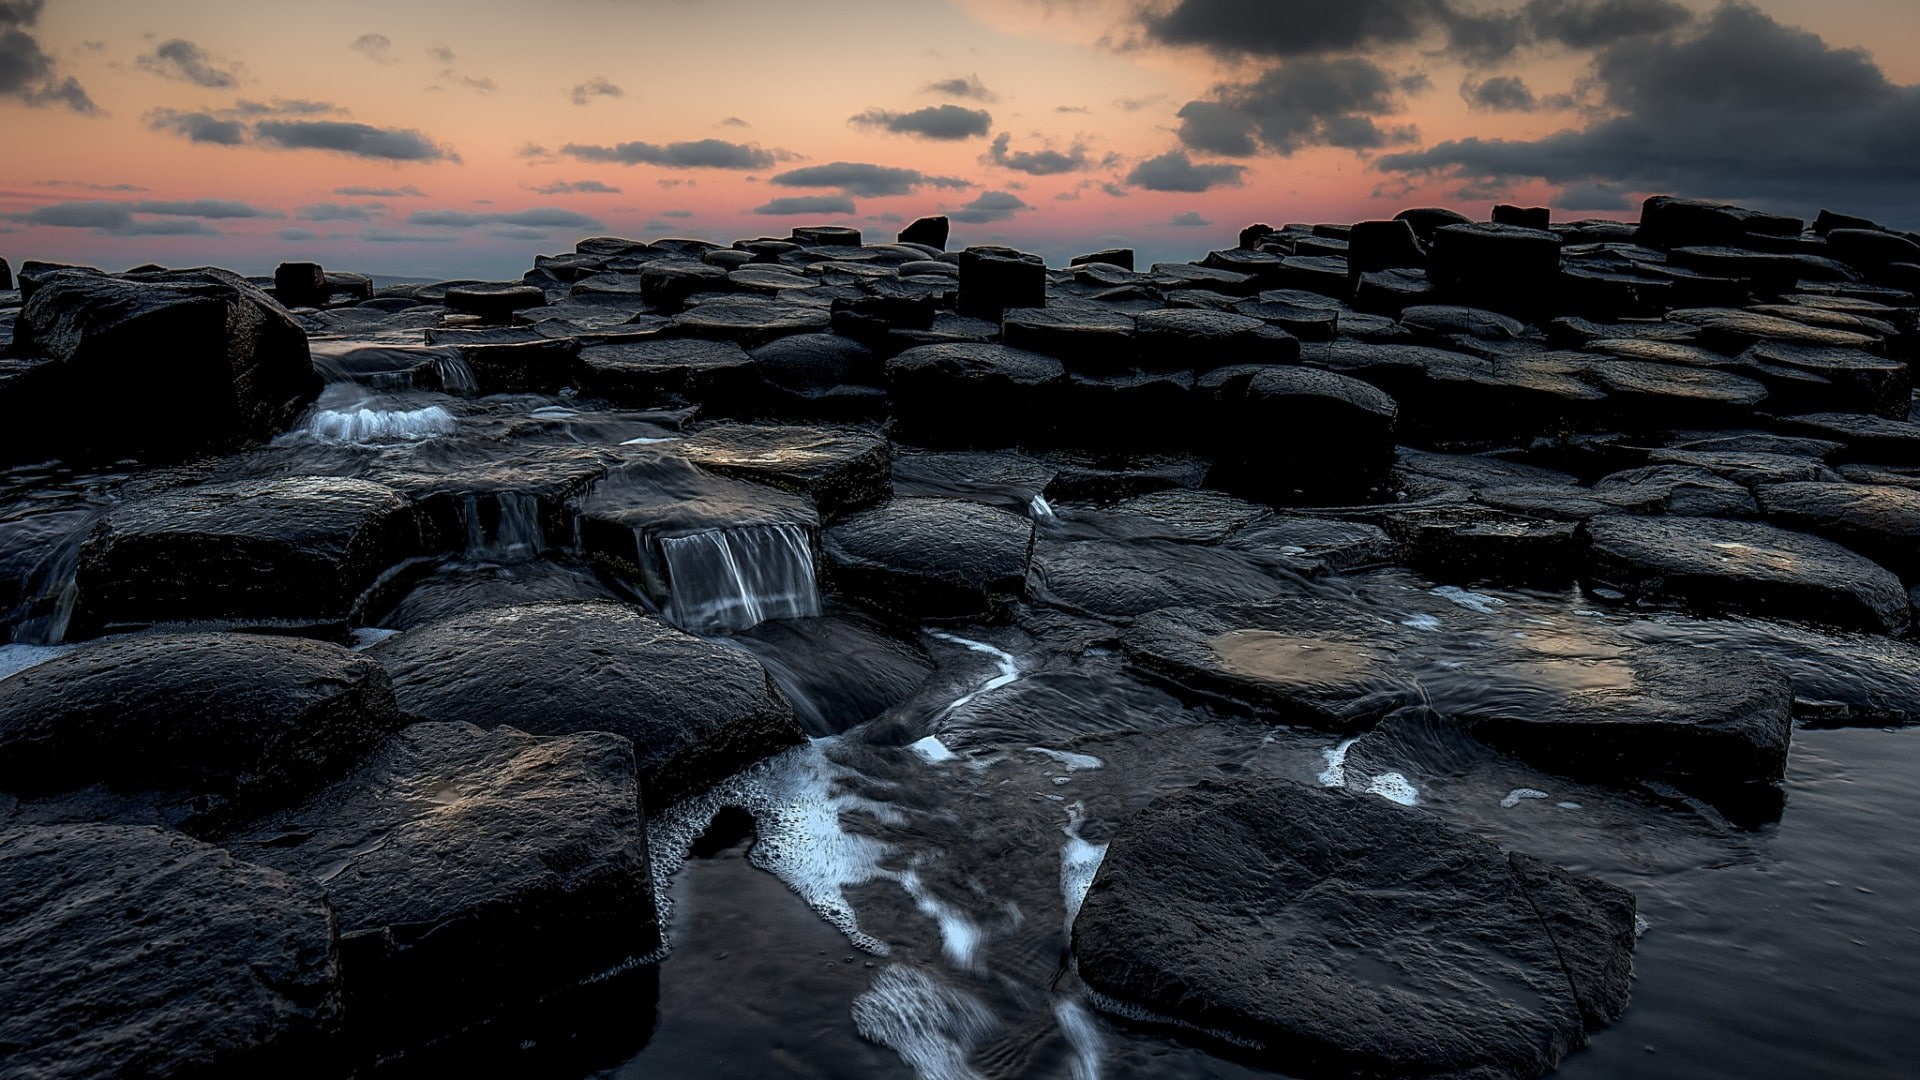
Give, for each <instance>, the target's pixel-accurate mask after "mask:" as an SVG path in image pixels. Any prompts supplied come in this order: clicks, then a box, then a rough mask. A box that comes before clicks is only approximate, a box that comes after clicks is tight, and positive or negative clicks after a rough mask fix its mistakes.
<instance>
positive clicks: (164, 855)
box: [0, 825, 340, 1080]
mask: <svg viewBox="0 0 1920 1080" xmlns="http://www.w3.org/2000/svg"><path fill="white" fill-rule="evenodd" d="M339 1021H340V972H339V963H338V958H337V955H336V952H335V946H334V925H333V914H332V912H330V911H329V910H328V909H327V905H326V903H325V901H324V900H323V899H322V897H321V891H320V888H319V886H317V885H315V884H313V883H312V882H309V881H305V880H300V879H298V878H295V877H291V876H289V875H286V874H283V873H281V872H279V871H277V870H270V869H268V868H266V867H263V866H255V865H252V864H251V863H245V862H241V861H240V860H238V859H236V858H234V857H233V855H232V854H230V853H228V852H227V851H225V850H222V849H221V848H217V847H214V846H212V845H211V844H203V843H201V842H199V841H197V840H194V839H191V838H189V837H187V836H183V835H181V834H180V833H176V832H172V831H169V830H165V829H158V828H154V827H151V826H121V825H58V826H41V827H29V828H25V829H13V830H0V1070H3V1071H4V1072H5V1073H6V1074H7V1075H8V1076H18V1077H29V1076H31V1077H43V1078H46V1080H62V1078H66V1077H73V1078H75V1080H79V1078H82V1077H85V1078H87V1080H94V1078H96V1077H115V1078H121V1077H124V1078H127V1080H132V1078H135V1077H139V1078H150V1077H185V1076H276V1075H278V1076H287V1075H298V1074H301V1073H305V1072H308V1071H310V1070H312V1069H314V1068H315V1064H316V1061H315V1053H316V1051H320V1050H322V1049H323V1048H324V1046H325V1043H326V1041H327V1040H328V1039H329V1038H330V1037H331V1036H332V1035H333V1034H334V1032H335V1031H336V1030H337V1028H338V1025H339Z"/></svg>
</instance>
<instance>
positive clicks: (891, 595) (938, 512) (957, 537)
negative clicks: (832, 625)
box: [822, 498, 1033, 620]
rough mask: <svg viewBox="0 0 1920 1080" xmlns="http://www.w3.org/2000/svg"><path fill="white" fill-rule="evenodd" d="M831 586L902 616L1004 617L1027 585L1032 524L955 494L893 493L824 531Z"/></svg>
mask: <svg viewBox="0 0 1920 1080" xmlns="http://www.w3.org/2000/svg"><path fill="white" fill-rule="evenodd" d="M822 547H823V549H824V551H825V553H826V559H827V566H828V568H829V574H830V577H831V582H832V585H833V587H834V589H835V590H836V591H837V592H840V593H843V594H846V595H848V596H852V597H855V598H858V599H859V600H861V601H862V602H864V603H867V604H869V605H871V606H873V607H874V608H876V609H878V610H880V611H882V612H885V613H887V614H889V615H893V616H896V617H899V618H903V619H923V618H931V619H961V620H964V619H990V618H996V617H1000V616H1003V615H1004V614H1005V613H1006V611H1007V607H1008V605H1009V604H1010V603H1011V602H1012V601H1013V600H1014V599H1016V598H1017V597H1019V596H1020V595H1021V594H1022V592H1023V591H1024V589H1025V584H1026V576H1027V561H1028V558H1029V556H1030V555H1031V553H1032V550H1033V522H1031V521H1029V520H1028V519H1026V518H1023V517H1016V516H1014V515H1013V514H1009V513H1006V512H1005V511H1001V510H994V509H991V508H988V507H983V506H981V505H979V504H977V503H971V502H964V501H960V500H956V499H934V498H896V499H894V500H893V501H892V502H890V503H888V504H887V505H886V506H883V507H881V508H879V509H877V510H868V511H865V512H864V513H860V514H855V515H854V516H852V517H850V518H848V519H846V520H845V521H842V522H841V523H839V524H838V525H834V526H832V527H831V528H829V529H827V530H826V533H825V535H824V537H823V543H822Z"/></svg>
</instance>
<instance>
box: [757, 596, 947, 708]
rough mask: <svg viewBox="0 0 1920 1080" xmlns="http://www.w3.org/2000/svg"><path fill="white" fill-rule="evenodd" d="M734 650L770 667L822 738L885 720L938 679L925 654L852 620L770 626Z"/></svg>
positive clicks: (844, 617)
mask: <svg viewBox="0 0 1920 1080" xmlns="http://www.w3.org/2000/svg"><path fill="white" fill-rule="evenodd" d="M733 642H734V644H735V645H737V646H739V647H740V648H743V649H745V650H746V651H748V652H750V653H752V654H753V655H754V656H756V657H758V658H759V659H760V662H761V663H762V664H764V665H766V668H767V671H768V672H769V673H771V674H772V675H773V680H774V682H775V683H776V684H778V685H779V687H780V689H781V690H782V691H784V692H785V693H786V695H787V697H788V699H790V700H791V701H792V702H793V711H794V715H795V716H797V717H798V718H799V720H800V726H801V727H802V728H803V729H805V730H806V732H807V734H808V735H810V736H813V737H815V738H819V737H821V736H824V735H837V734H839V733H840V732H843V731H846V730H847V729H849V728H852V727H854V726H856V725H858V724H862V723H865V722H866V721H868V720H871V719H873V718H874V717H876V716H880V715H882V714H883V713H885V712H887V711H888V710H889V709H891V708H893V707H894V706H896V705H898V704H900V703H901V702H903V701H906V700H907V699H908V698H909V697H911V696H912V695H913V693H914V691H915V690H918V689H919V688H920V684H921V683H923V682H925V681H926V680H927V676H928V675H930V674H932V672H933V663H932V662H931V661H930V660H928V659H927V657H926V655H925V654H924V653H922V652H921V651H920V650H919V649H917V648H915V647H914V646H913V645H911V644H909V643H907V642H904V641H901V640H900V639H898V638H896V637H893V636H892V635H890V634H888V633H886V632H885V631H884V630H882V629H881V628H880V627H879V626H877V625H875V624H873V623H872V622H869V621H868V620H866V619H864V618H860V617H858V616H855V615H851V614H844V615H830V616H823V617H821V618H817V619H780V620H776V621H773V622H764V623H761V624H760V625H759V626H756V627H754V628H753V629H751V630H748V631H745V632H744V633H741V634H737V635H735V636H734V638H733Z"/></svg>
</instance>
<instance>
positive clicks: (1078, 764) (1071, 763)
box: [1027, 746, 1107, 772]
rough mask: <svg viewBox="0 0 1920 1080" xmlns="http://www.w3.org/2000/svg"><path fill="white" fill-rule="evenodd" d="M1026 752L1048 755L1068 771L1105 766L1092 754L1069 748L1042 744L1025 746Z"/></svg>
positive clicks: (1104, 763)
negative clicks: (1063, 748) (1052, 748)
mask: <svg viewBox="0 0 1920 1080" xmlns="http://www.w3.org/2000/svg"><path fill="white" fill-rule="evenodd" d="M1027 752H1028V753H1029V754H1039V755H1041V756H1042V757H1050V758H1052V759H1053V760H1055V761H1057V762H1059V763H1060V764H1062V765H1064V766H1066V769H1067V771H1068V772H1079V771H1080V770H1082V769H1101V768H1105V767H1106V764H1107V763H1106V762H1104V761H1101V760H1100V759H1099V758H1097V757H1094V756H1093V755H1092V754H1076V753H1073V752H1072V751H1069V750H1049V749H1047V748H1046V747H1044V746H1029V747H1027Z"/></svg>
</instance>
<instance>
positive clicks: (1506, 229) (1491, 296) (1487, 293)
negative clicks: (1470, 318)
mask: <svg viewBox="0 0 1920 1080" xmlns="http://www.w3.org/2000/svg"><path fill="white" fill-rule="evenodd" d="M1429 259H1430V264H1429V266H1428V269H1427V275H1428V277H1430V278H1431V279H1432V280H1433V284H1434V287H1435V289H1436V290H1438V291H1439V293H1440V294H1441V295H1443V296H1447V297H1450V298H1453V299H1455V300H1458V301H1459V302H1461V303H1466V304H1472V305H1474V306H1476V307H1484V308H1491V309H1493V310H1495V311H1504V312H1509V313H1512V314H1516V315H1521V316H1534V315H1538V314H1540V313H1542V312H1544V311H1545V310H1546V309H1547V308H1548V307H1550V306H1551V305H1552V302H1553V288H1554V286H1555V284H1556V283H1557V282H1558V280H1559V276H1560V238H1559V237H1558V236H1555V235H1554V234H1553V233H1550V232H1542V231H1540V230H1538V229H1522V228H1519V227H1517V226H1513V225H1480V224H1474V225H1447V226H1443V227H1441V228H1440V229H1439V230H1437V231H1436V232H1435V233H1434V234H1433V241H1432V251H1431V252H1430V253H1429Z"/></svg>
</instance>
